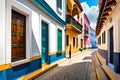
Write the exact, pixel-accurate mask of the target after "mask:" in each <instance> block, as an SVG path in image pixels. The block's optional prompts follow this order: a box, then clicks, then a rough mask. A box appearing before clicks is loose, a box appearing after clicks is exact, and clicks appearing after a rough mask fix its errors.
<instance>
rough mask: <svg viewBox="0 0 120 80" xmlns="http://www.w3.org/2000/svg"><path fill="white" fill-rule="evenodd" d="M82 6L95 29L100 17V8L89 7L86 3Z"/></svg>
mask: <svg viewBox="0 0 120 80" xmlns="http://www.w3.org/2000/svg"><path fill="white" fill-rule="evenodd" d="M81 5H82V7H83V11H84V12H85V14H86V15H87V17H88V19H89V21H90V25H91V27H92V28H94V29H95V28H96V22H97V17H98V6H91V7H89V6H88V4H87V3H86V2H82V3H81Z"/></svg>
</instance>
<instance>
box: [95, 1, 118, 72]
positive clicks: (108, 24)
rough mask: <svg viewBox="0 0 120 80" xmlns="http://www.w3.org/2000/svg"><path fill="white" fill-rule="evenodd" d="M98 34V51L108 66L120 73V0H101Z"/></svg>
mask: <svg viewBox="0 0 120 80" xmlns="http://www.w3.org/2000/svg"><path fill="white" fill-rule="evenodd" d="M99 2H100V3H99V9H100V10H99V17H98V21H97V28H96V34H97V38H98V53H99V55H100V56H101V57H103V59H104V60H105V63H106V65H107V66H109V67H110V68H111V69H113V70H114V71H115V72H117V73H120V37H119V34H120V27H119V26H120V14H118V13H120V10H119V8H120V0H111V1H106V0H99Z"/></svg>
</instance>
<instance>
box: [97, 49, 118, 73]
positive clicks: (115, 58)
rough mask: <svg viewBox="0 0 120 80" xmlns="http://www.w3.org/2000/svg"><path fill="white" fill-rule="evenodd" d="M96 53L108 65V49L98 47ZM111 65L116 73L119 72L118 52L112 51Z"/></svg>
mask: <svg viewBox="0 0 120 80" xmlns="http://www.w3.org/2000/svg"><path fill="white" fill-rule="evenodd" d="M98 53H99V54H100V55H101V56H102V57H103V58H104V59H105V60H106V65H108V62H109V61H108V51H107V50H102V49H98ZM113 65H114V71H115V72H116V73H120V53H115V52H114V53H113Z"/></svg>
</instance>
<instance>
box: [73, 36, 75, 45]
mask: <svg viewBox="0 0 120 80" xmlns="http://www.w3.org/2000/svg"><path fill="white" fill-rule="evenodd" d="M73 46H75V37H73Z"/></svg>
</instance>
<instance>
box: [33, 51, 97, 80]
mask: <svg viewBox="0 0 120 80" xmlns="http://www.w3.org/2000/svg"><path fill="white" fill-rule="evenodd" d="M95 52H96V50H88V51H84V52H82V53H81V52H78V53H76V54H75V55H73V56H72V58H68V59H67V60H66V61H65V62H63V63H61V64H59V65H58V66H57V67H55V68H53V69H51V70H50V71H48V72H46V73H44V74H43V75H41V76H39V77H37V78H36V79H35V80H97V78H96V73H95V69H94V62H93V61H92V60H94V58H93V57H92V55H95Z"/></svg>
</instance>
